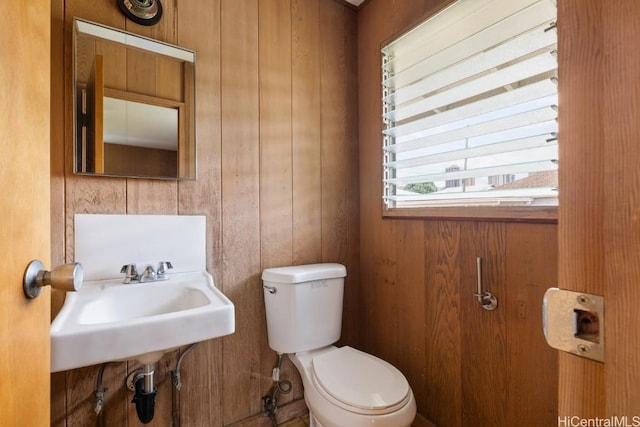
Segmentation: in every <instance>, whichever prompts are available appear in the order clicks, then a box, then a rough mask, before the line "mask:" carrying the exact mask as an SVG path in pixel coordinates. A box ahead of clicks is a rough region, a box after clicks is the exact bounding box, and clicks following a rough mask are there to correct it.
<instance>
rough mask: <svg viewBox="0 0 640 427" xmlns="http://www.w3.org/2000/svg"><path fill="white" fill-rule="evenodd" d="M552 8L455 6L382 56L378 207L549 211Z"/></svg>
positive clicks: (465, 0)
mask: <svg viewBox="0 0 640 427" xmlns="http://www.w3.org/2000/svg"><path fill="white" fill-rule="evenodd" d="M555 19H556V4H555V0H458V1H457V2H455V3H454V4H453V5H451V6H450V7H448V8H446V9H444V10H443V11H442V12H440V13H438V14H437V15H435V16H434V17H432V18H430V19H429V20H427V21H426V22H424V23H422V24H421V25H420V26H418V27H416V28H414V29H413V30H411V31H410V32H408V33H406V34H405V35H403V36H401V37H399V38H398V39H396V40H395V41H393V42H392V43H390V44H388V45H387V46H385V47H384V48H383V49H382V69H383V72H382V74H383V75H382V77H383V82H382V90H383V122H384V128H383V153H384V155H383V168H384V173H383V180H384V194H383V198H384V201H385V204H386V206H387V208H389V209H394V208H406V207H416V206H420V207H429V206H550V205H551V206H555V205H557V203H558V202H557V201H558V197H557V195H558V194H557V193H558V189H557V169H558V162H557V153H558V141H557V132H558V123H557V103H558V100H557V67H558V66H557V60H556V49H557V34H556V28H555V23H554V22H555Z"/></svg>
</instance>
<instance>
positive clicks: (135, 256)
mask: <svg viewBox="0 0 640 427" xmlns="http://www.w3.org/2000/svg"><path fill="white" fill-rule="evenodd" d="M74 221H75V224H74V229H75V233H74V236H75V242H74V252H75V255H74V260H75V261H76V262H80V263H81V264H82V269H83V271H84V280H87V281H91V280H103V279H117V278H120V277H122V275H121V274H120V268H121V267H122V266H123V265H125V264H136V265H137V267H138V271H139V272H142V270H143V269H144V267H145V265H147V264H150V265H152V266H153V267H154V268H155V267H156V265H157V264H158V262H160V261H169V262H171V263H172V264H173V270H171V272H172V273H182V272H187V271H204V270H206V269H207V268H206V250H205V247H206V237H207V232H206V217H204V216H201V215H92V214H77V215H75V218H74Z"/></svg>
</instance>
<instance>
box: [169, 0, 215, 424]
mask: <svg viewBox="0 0 640 427" xmlns="http://www.w3.org/2000/svg"><path fill="white" fill-rule="evenodd" d="M200 6H201V4H200V3H199V2H192V1H190V2H180V7H179V9H178V13H177V15H178V21H177V22H178V40H177V42H178V45H180V46H184V47H186V48H188V49H192V50H194V51H196V73H195V78H196V82H195V86H196V94H195V95H196V96H195V102H196V104H195V105H196V111H195V115H196V116H195V125H196V135H195V137H196V150H197V152H196V159H197V174H198V179H197V181H181V182H179V183H178V213H179V214H181V215H206V217H207V239H206V242H207V243H206V248H207V249H206V251H207V270H208V271H209V272H210V273H211V274H212V275H213V278H214V283H215V284H216V286H217V287H218V288H219V289H222V290H223V291H224V281H223V280H222V245H221V240H222V238H221V236H222V234H221V229H222V209H221V168H222V166H221V154H220V153H221V138H220V124H221V122H220V120H221V119H220V67H219V59H220V19H221V18H220V1H219V0H210V1H209V2H208V6H209V7H206V8H202V7H200ZM222 348H223V340H222V339H215V340H208V341H204V342H201V343H198V345H197V346H196V348H195V349H194V350H193V351H191V352H190V353H189V354H188V355H187V356H185V358H184V359H183V364H182V369H181V372H182V373H181V376H182V383H183V387H182V389H181V390H180V393H179V395H178V409H179V414H178V419H179V421H180V422H181V423H182V425H183V426H221V425H223V420H222V417H223V405H224V403H225V401H226V399H223V391H222V383H223V378H224V376H225V374H224V370H223V365H224V360H223V352H222ZM184 350H185V349H183V351H184Z"/></svg>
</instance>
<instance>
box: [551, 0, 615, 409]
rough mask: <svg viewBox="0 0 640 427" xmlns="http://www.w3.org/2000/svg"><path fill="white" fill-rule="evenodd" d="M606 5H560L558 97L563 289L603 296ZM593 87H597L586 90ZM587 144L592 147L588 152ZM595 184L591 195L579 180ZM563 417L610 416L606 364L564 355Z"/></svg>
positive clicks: (560, 282)
mask: <svg viewBox="0 0 640 427" xmlns="http://www.w3.org/2000/svg"><path fill="white" fill-rule="evenodd" d="M602 7H603V3H602V2H599V1H586V2H585V1H576V0H568V1H562V2H559V3H558V28H559V29H561V30H559V31H558V81H559V85H558V96H559V102H560V105H561V106H562V107H561V108H560V109H559V110H558V121H559V124H560V127H561V129H562V144H560V145H559V157H560V159H562V167H561V168H560V169H559V171H558V182H559V186H560V188H562V191H561V192H560V196H559V197H560V206H561V207H562V208H561V209H560V210H559V215H558V233H559V235H558V245H559V252H558V265H559V270H558V286H559V287H560V288H562V289H568V290H576V291H578V290H579V291H586V292H589V293H593V294H596V295H603V292H604V287H603V284H604V278H605V277H604V276H605V247H604V242H605V235H604V234H603V232H604V230H603V227H602V224H604V221H605V210H604V209H602V208H601V207H602V206H605V202H606V200H605V191H609V189H607V190H605V187H604V180H603V177H604V169H603V166H604V165H603V159H604V154H605V151H604V144H601V141H603V138H604V128H603V126H604V125H603V114H604V110H603V109H604V108H605V105H604V103H603V102H602V101H603V99H602V96H603V94H602V92H601V91H600V90H598V88H602V87H603V85H604V82H605V80H606V79H608V78H609V77H607V76H606V75H605V70H604V69H603V55H604V41H603V31H602V28H603V25H606V24H605V23H604V22H603V21H602ZM584 88H591V90H584ZM584 147H589V149H588V150H585V149H584ZM584 182H589V191H585V189H584V186H583V185H577V183H584ZM559 371H560V372H561V375H560V379H559V391H558V397H559V406H558V415H559V416H561V417H564V416H573V415H579V416H581V417H585V418H596V417H604V415H605V407H604V405H605V403H604V399H601V398H600V396H597V395H596V394H594V393H593V392H592V391H591V390H595V389H599V390H602V389H604V386H605V383H604V381H605V380H604V367H603V365H601V364H598V363H595V362H591V361H587V360H584V359H580V358H577V357H575V356H573V355H569V354H566V353H563V352H560V355H559Z"/></svg>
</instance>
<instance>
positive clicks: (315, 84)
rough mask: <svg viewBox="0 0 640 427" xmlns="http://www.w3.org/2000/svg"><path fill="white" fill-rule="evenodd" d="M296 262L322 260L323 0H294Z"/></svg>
mask: <svg viewBox="0 0 640 427" xmlns="http://www.w3.org/2000/svg"><path fill="white" fill-rule="evenodd" d="M291 15H292V28H291V31H292V35H291V38H292V46H291V48H292V56H293V57H292V78H291V85H292V88H293V95H292V96H293V99H292V103H293V118H292V126H293V153H292V157H293V235H294V238H293V262H294V264H306V263H309V262H312V260H318V259H321V256H322V255H321V254H322V251H321V245H320V242H321V239H322V234H321V233H322V229H321V226H322V198H321V197H322V196H321V191H322V188H321V182H322V177H321V175H320V174H321V163H320V155H321V146H320V136H321V129H320V126H321V123H320V114H321V113H320V108H321V107H320V102H321V94H320V0H292V1H291Z"/></svg>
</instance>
